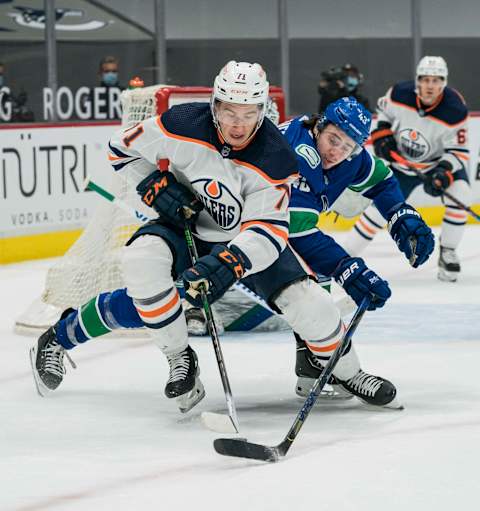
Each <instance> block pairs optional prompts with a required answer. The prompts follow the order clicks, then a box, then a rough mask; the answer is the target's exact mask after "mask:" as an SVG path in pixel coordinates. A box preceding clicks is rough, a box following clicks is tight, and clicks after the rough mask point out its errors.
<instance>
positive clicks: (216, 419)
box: [184, 222, 239, 433]
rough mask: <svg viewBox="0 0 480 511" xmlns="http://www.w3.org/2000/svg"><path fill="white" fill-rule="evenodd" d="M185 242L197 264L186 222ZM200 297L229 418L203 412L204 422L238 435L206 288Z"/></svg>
mask: <svg viewBox="0 0 480 511" xmlns="http://www.w3.org/2000/svg"><path fill="white" fill-rule="evenodd" d="M184 232H185V241H186V242H187V247H188V253H189V255H190V261H191V263H192V264H195V263H196V262H197V259H198V252H197V247H196V246H195V240H194V239H193V236H192V231H191V229H190V226H189V225H188V223H187V222H185V229H184ZM200 296H201V298H202V305H203V311H204V312H205V317H206V319H207V327H208V332H209V334H210V338H211V339H212V344H213V349H214V351H215V357H216V358H217V365H218V369H219V371H220V378H221V380H222V385H223V390H224V392H225V399H226V401H227V408H228V417H227V416H226V415H223V414H220V413H214V412H202V414H201V417H202V421H203V423H204V424H205V426H207V427H208V428H209V429H213V430H215V431H225V432H227V431H232V427H233V431H232V432H235V433H238V431H239V426H238V417H237V411H236V409H235V403H234V402H233V396H232V389H231V387H230V382H229V380H228V375H227V369H226V367H225V360H224V358H223V354H222V348H221V346H220V339H219V338H218V332H217V327H216V325H215V319H214V317H213V313H212V308H211V307H210V304H209V302H208V298H207V292H206V290H205V286H204V285H202V286H201V287H200Z"/></svg>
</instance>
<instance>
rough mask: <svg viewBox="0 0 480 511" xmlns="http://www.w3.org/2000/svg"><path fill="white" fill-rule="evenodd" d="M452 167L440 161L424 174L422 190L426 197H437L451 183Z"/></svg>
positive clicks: (446, 162)
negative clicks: (426, 194)
mask: <svg viewBox="0 0 480 511" xmlns="http://www.w3.org/2000/svg"><path fill="white" fill-rule="evenodd" d="M452 168H453V167H452V165H451V164H450V163H449V162H448V161H441V162H440V163H439V164H438V165H437V166H436V167H435V168H434V169H433V170H431V171H430V172H428V174H425V179H424V181H423V189H424V190H425V193H428V195H432V196H433V197H438V196H439V195H442V193H443V192H444V191H445V190H446V189H447V188H448V187H449V186H450V185H451V184H452V183H453V173H452Z"/></svg>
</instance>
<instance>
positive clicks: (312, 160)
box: [295, 144, 322, 169]
mask: <svg viewBox="0 0 480 511" xmlns="http://www.w3.org/2000/svg"><path fill="white" fill-rule="evenodd" d="M295 152H296V153H297V154H298V155H300V156H301V157H302V158H303V159H304V160H305V161H306V162H307V163H308V165H309V166H310V167H311V168H312V169H315V168H317V167H318V166H319V165H320V163H321V161H322V160H321V158H320V155H319V154H318V153H317V151H316V150H315V149H314V148H313V147H312V146H309V145H308V144H300V145H298V146H297V147H295Z"/></svg>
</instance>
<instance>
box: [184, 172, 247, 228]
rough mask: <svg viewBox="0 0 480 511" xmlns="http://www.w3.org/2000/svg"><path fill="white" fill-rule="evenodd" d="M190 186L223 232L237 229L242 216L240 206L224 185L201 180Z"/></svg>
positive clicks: (205, 179) (213, 181)
mask: <svg viewBox="0 0 480 511" xmlns="http://www.w3.org/2000/svg"><path fill="white" fill-rule="evenodd" d="M192 186H193V187H194V188H195V191H196V192H197V195H198V197H199V198H200V200H201V201H202V202H203V205H204V206H205V209H206V210H207V211H208V212H209V214H210V216H211V217H212V218H213V219H214V220H215V222H216V223H217V224H218V225H219V226H220V227H221V228H222V229H223V230H225V231H231V230H232V229H235V227H237V225H238V223H239V222H240V218H241V215H242V205H241V204H240V202H239V201H238V200H237V199H236V198H235V196H234V195H233V193H232V192H231V191H230V190H229V189H228V187H227V186H226V185H225V184H224V183H222V182H221V181H218V180H216V179H210V178H203V179H196V180H195V181H192Z"/></svg>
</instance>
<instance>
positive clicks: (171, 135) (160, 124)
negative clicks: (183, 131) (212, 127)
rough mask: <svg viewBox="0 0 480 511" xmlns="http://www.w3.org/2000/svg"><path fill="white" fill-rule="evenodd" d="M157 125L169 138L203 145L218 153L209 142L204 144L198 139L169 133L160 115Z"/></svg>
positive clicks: (157, 118)
mask: <svg viewBox="0 0 480 511" xmlns="http://www.w3.org/2000/svg"><path fill="white" fill-rule="evenodd" d="M156 123H157V126H158V127H159V128H160V130H161V131H162V132H163V133H164V134H165V135H166V136H167V137H169V138H174V139H176V140H182V141H183V142H193V143H195V144H199V145H202V146H204V147H207V148H208V149H212V150H213V151H215V152H218V151H217V148H216V147H215V146H213V145H212V144H209V143H208V142H204V141H203V140H198V138H191V137H184V136H183V135H175V134H173V133H170V131H168V130H167V128H165V126H164V125H163V123H162V121H161V119H160V116H159V115H157V117H156Z"/></svg>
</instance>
